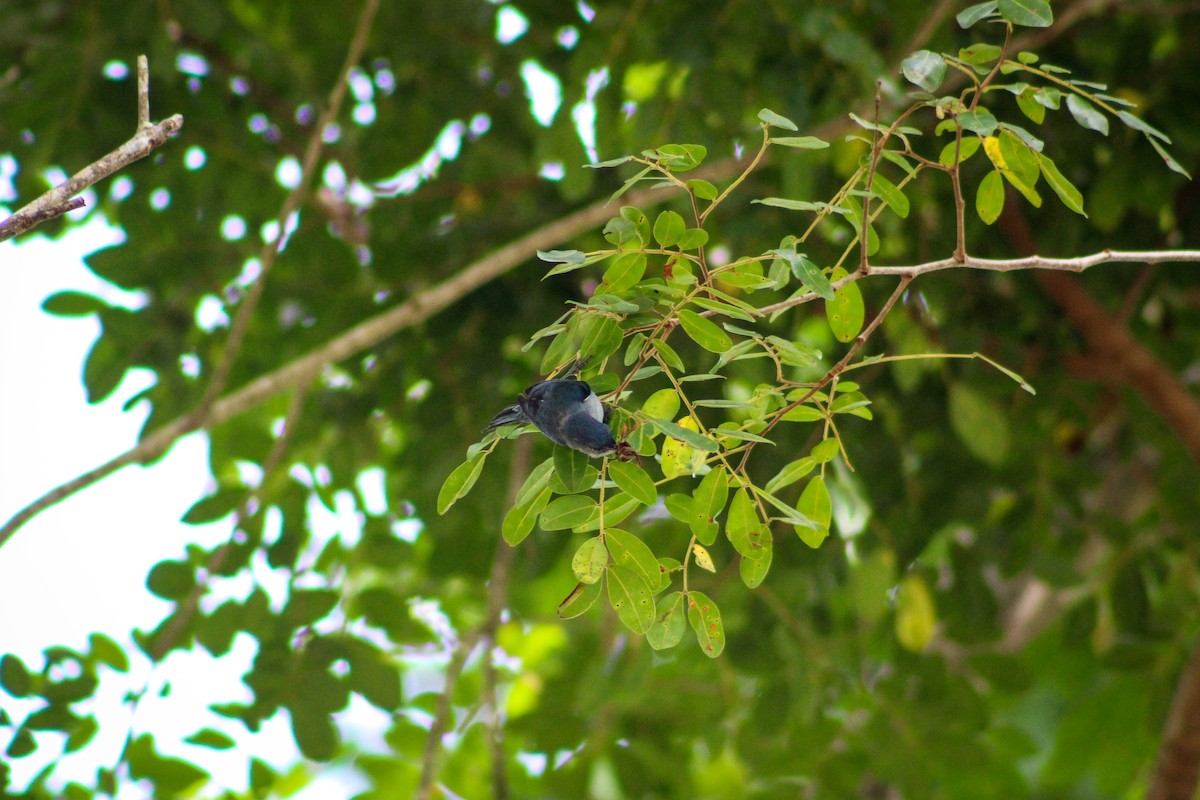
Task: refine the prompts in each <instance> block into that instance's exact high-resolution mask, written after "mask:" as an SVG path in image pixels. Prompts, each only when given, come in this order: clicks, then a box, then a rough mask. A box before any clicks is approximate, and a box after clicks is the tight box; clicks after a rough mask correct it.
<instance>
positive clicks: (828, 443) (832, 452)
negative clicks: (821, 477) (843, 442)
mask: <svg viewBox="0 0 1200 800" xmlns="http://www.w3.org/2000/svg"><path fill="white" fill-rule="evenodd" d="M837 454H838V443H837V439H833V438H830V439H823V440H821V441H819V442H817V443H816V444H815V445H813V449H812V450H810V451H809V455H811V456H812V457H813V458H815V459H816V460H817V463H818V464H824V463H825V462H827V461H832V460H833V457H834V456H836V455H837Z"/></svg>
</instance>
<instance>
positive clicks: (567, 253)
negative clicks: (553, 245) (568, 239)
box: [537, 250, 587, 267]
mask: <svg viewBox="0 0 1200 800" xmlns="http://www.w3.org/2000/svg"><path fill="white" fill-rule="evenodd" d="M537 257H538V258H540V259H541V260H542V261H545V262H547V263H549V264H574V265H576V266H580V267H582V266H583V264H584V262H585V261H587V255H586V254H584V253H582V252H580V251H579V250H538V251H537Z"/></svg>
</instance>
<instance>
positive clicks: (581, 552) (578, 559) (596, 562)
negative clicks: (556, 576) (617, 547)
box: [571, 536, 608, 583]
mask: <svg viewBox="0 0 1200 800" xmlns="http://www.w3.org/2000/svg"><path fill="white" fill-rule="evenodd" d="M607 565H608V549H607V548H606V547H605V546H604V539H603V538H602V537H600V536H593V537H592V538H590V539H588V540H587V541H585V542H584V543H583V544H581V545H579V549H578V550H576V551H575V555H574V557H573V558H572V559H571V571H572V572H574V573H575V577H576V578H578V579H579V582H580V583H595V582H596V581H598V580H600V579H601V578H603V577H604V568H605V567H606V566H607Z"/></svg>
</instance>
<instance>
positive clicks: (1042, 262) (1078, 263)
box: [0, 189, 1200, 547]
mask: <svg viewBox="0 0 1200 800" xmlns="http://www.w3.org/2000/svg"><path fill="white" fill-rule="evenodd" d="M667 196H668V195H667V194H666V193H664V192H661V191H659V190H654V189H650V190H646V191H644V192H640V193H634V194H632V195H631V196H630V199H629V202H630V203H632V204H634V205H646V204H650V203H657V202H662V201H663V200H664V199H666V197H667ZM611 215H612V210H611V209H609V208H608V206H607V204H604V203H596V204H594V205H591V206H588V207H587V208H584V209H582V210H580V211H577V212H575V213H574V214H571V215H570V216H567V217H563V218H562V219H560V220H557V221H555V222H552V223H550V224H549V225H544V226H543V227H541V228H539V229H537V230H536V231H534V232H533V233H530V234H529V235H527V236H523V237H521V238H520V239H517V240H516V241H514V242H510V243H509V244H507V245H505V246H504V247H501V248H500V249H499V250H495V251H493V252H492V253H489V254H488V255H486V256H484V257H483V258H481V259H480V260H478V261H476V262H474V263H473V264H471V265H470V266H468V267H467V268H466V269H464V270H463V271H462V272H460V273H458V274H457V275H455V276H453V277H451V278H448V279H447V280H445V281H443V282H442V283H439V284H437V285H436V286H433V287H431V288H429V289H427V290H425V291H423V292H419V293H418V294H416V295H414V296H413V297H411V298H409V300H408V301H407V302H405V303H402V304H400V305H399V306H397V307H396V308H393V309H391V310H390V311H386V312H384V313H383V314H380V315H378V316H376V317H372V318H371V319H369V320H366V321H365V322H363V323H362V324H360V325H357V326H355V327H353V328H351V329H350V330H348V331H346V332H345V333H343V334H341V335H340V336H338V337H336V338H334V339H333V340H331V341H330V342H329V343H328V344H326V345H324V346H323V347H320V348H318V349H316V350H313V351H312V352H310V353H307V354H305V355H303V356H301V357H300V358H298V359H296V360H295V361H292V362H291V363H289V364H286V365H284V366H282V367H280V368H279V369H277V370H275V371H274V372H270V373H268V374H266V375H263V376H262V377H261V378H257V379H256V380H254V381H251V382H250V383H249V384H247V385H245V386H243V387H242V388H241V389H238V390H237V391H235V392H232V393H230V394H228V395H226V396H225V397H222V398H221V399H220V400H217V401H216V402H215V403H213V404H212V407H211V408H210V410H209V413H208V414H207V415H206V416H205V419H204V425H205V426H209V427H211V426H214V425H219V424H220V423H222V422H225V421H227V420H229V419H232V418H233V417H236V416H238V415H240V414H242V413H244V412H246V411H248V410H249V409H251V408H254V407H255V406H257V405H258V404H259V403H261V402H263V401H264V400H266V399H267V398H269V397H272V396H274V395H275V394H278V393H279V392H281V391H283V390H285V389H289V388H291V387H292V386H295V385H296V383H297V382H298V381H300V380H302V379H303V378H304V377H305V376H307V375H309V374H312V373H313V372H315V371H317V370H320V369H321V368H322V367H324V366H325V365H326V364H332V363H336V362H338V361H341V360H343V359H345V358H349V357H350V356H352V355H354V354H356V353H358V352H361V351H362V350H366V349H367V348H370V347H374V346H375V345H376V344H378V343H379V342H381V341H383V340H384V339H386V338H387V337H389V336H391V335H393V334H394V333H396V332H397V331H400V330H403V329H405V328H408V327H411V326H413V325H418V324H420V323H422V322H424V321H425V320H427V319H429V318H430V317H432V316H433V315H434V314H436V313H438V312H439V311H441V310H442V309H444V308H446V307H447V306H449V305H451V304H452V303H454V302H456V301H457V300H459V299H461V298H462V297H464V296H466V295H467V294H469V293H471V292H472V291H474V290H475V289H477V288H479V287H480V286H482V285H484V284H485V283H488V282H489V281H491V280H493V279H495V278H497V277H499V276H500V275H502V274H504V273H505V272H508V271H509V270H511V269H512V268H513V267H515V266H517V265H518V264H520V263H522V262H524V261H525V260H526V258H527V257H528V254H529V253H531V252H533V251H535V250H541V249H547V248H550V247H552V246H553V245H555V244H558V243H560V242H562V241H563V240H565V239H569V238H570V237H572V236H574V235H576V234H577V233H579V232H580V231H582V230H587V229H589V228H591V227H594V226H595V225H597V224H599V223H600V222H601V221H603V220H605V219H607V218H608V217H610V216H611ZM1168 261H1186V262H1200V250H1176V251H1170V250H1164V251H1145V252H1135V251H1117V250H1103V251H1101V252H1099V253H1094V254H1092V255H1089V256H1080V257H1078V258H1066V259H1054V258H1044V257H1041V256H1031V257H1029V258H1018V259H1010V260H1002V259H986V258H968V259H967V260H966V261H965V262H964V263H961V264H960V263H958V262H957V261H954V260H953V259H941V260H939V261H930V262H927V263H925V264H914V265H912V266H906V267H870V268H869V270H868V272H867V273H866V274H867V275H901V276H902V275H910V274H911V275H914V276H916V275H923V274H925V273H927V272H939V271H941V270H945V269H962V268H966V269H978V270H983V271H991V272H1009V271H1012V270H1025V269H1041V270H1059V271H1066V272H1082V271H1083V270H1085V269H1088V268H1089V267H1092V266H1095V265H1097V264H1104V263H1116V262H1129V263H1152V264H1153V263H1162V262H1168ZM862 277H865V276H864V275H862V274H860V273H857V272H855V273H852V274H850V275H848V276H846V277H845V278H842V279H841V280H839V281H836V282H835V283H834V284H833V286H834V287H835V288H837V287H840V286H842V285H843V284H845V283H849V282H850V281H855V280H859V279H860V278H862ZM814 298H815V295H812V294H805V295H802V296H800V297H797V298H792V299H789V300H785V301H783V302H781V303H776V304H774V305H771V306H767V307H765V308H763V309H762V311H763V313H764V314H770V313H773V312H775V311H779V310H782V309H785V308H790V307H792V306H795V305H800V304H802V303H807V302H809V301H810V300H812V299H814ZM198 427H200V424H199V423H198V422H197V421H196V420H195V419H194V418H193V417H192V415H188V416H185V417H182V418H180V419H177V420H175V421H174V422H171V423H168V424H167V425H165V426H163V427H162V428H160V429H158V430H157V431H155V432H154V433H152V434H150V435H149V436H147V437H146V438H145V439H143V440H142V441H141V442H140V443H139V444H138V445H137V446H136V447H134V448H132V449H130V450H127V451H126V452H124V453H122V454H121V455H119V456H117V457H116V458H113V459H112V460H110V461H108V462H107V463H105V464H102V465H100V466H99V467H96V468H95V469H93V470H90V471H88V472H86V473H84V474H83V475H80V476H79V477H77V478H75V479H73V480H71V481H68V482H67V483H64V484H62V485H61V486H58V487H56V488H55V489H52V490H51V491H49V492H47V493H46V494H44V495H42V496H41V497H39V498H38V499H37V500H35V501H33V502H32V503H30V504H29V505H27V506H26V507H25V508H23V509H21V510H20V511H19V512H17V514H16V515H15V516H13V517H12V519H10V520H9V521H8V522H6V523H5V524H4V527H2V528H0V547H2V546H3V545H4V543H5V542H7V541H8V540H9V539H10V538H11V537H12V535H13V534H14V533H16V532H17V530H18V529H19V528H20V527H21V526H22V525H24V524H25V523H26V522H28V521H29V520H31V519H33V518H34V517H35V516H37V515H38V514H39V513H41V512H42V511H45V510H46V509H47V508H50V507H51V506H53V505H55V504H56V503H59V502H61V501H63V500H65V499H66V498H68V497H70V496H71V495H73V494H75V493H76V492H78V491H80V490H81V489H85V488H87V487H88V486H91V485H92V484H94V483H96V482H98V481H100V480H102V479H103V478H106V477H108V476H109V475H111V474H112V473H114V472H116V471H117V470H119V469H121V468H122V467H125V466H128V465H129V464H136V463H140V462H143V461H149V460H152V459H154V458H157V457H158V456H160V455H162V453H164V452H166V450H167V449H168V448H169V447H170V446H171V445H172V444H174V443H175V441H176V440H177V439H179V438H180V437H182V436H184V435H185V434H188V433H191V432H192V431H193V430H196V429H197V428H198Z"/></svg>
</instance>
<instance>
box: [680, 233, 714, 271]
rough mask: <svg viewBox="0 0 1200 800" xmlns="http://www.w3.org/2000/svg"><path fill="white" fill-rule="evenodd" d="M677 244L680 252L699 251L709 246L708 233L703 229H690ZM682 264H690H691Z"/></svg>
mask: <svg viewBox="0 0 1200 800" xmlns="http://www.w3.org/2000/svg"><path fill="white" fill-rule="evenodd" d="M677 244H678V246H679V249H680V250H699V249H700V248H701V247H704V245H706V244H708V231H706V230H704V229H703V228H688V229H687V230H685V231H684V232H683V236H681V237H679V242H678V243H677ZM682 263H684V264H690V262H682Z"/></svg>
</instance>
